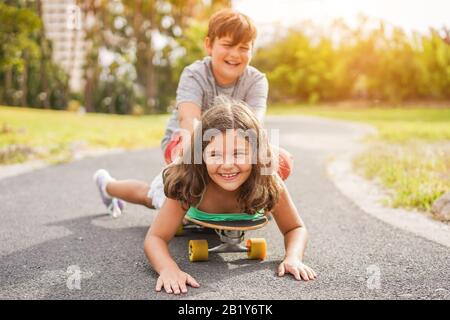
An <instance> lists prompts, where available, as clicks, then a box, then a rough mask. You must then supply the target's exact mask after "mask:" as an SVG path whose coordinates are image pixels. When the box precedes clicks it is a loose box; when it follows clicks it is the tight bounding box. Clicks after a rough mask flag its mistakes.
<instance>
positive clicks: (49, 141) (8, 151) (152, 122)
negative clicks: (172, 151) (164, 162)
mask: <svg viewBox="0 0 450 320" xmlns="http://www.w3.org/2000/svg"><path fill="white" fill-rule="evenodd" d="M167 119H168V116H167V115H154V116H140V117H137V116H120V115H105V114H77V113H74V112H67V111H54V110H41V109H29V108H16V107H3V106H0V150H1V151H2V152H1V153H0V164H7V163H18V162H23V161H26V160H29V159H30V158H40V159H45V160H47V161H67V160H70V159H71V157H72V156H73V152H72V150H73V149H74V148H76V146H78V148H80V147H81V148H82V149H89V148H126V149H134V148H142V147H155V146H158V145H159V143H160V140H161V137H162V136H163V133H164V128H165V124H166V122H167ZM55 159H56V160H55Z"/></svg>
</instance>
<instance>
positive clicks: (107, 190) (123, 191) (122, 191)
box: [93, 169, 152, 218]
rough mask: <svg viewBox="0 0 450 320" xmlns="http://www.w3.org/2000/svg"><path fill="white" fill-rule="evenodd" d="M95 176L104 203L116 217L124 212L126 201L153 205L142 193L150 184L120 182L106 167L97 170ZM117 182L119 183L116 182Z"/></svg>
mask: <svg viewBox="0 0 450 320" xmlns="http://www.w3.org/2000/svg"><path fill="white" fill-rule="evenodd" d="M93 178H94V182H95V184H96V185H97V187H98V190H99V192H100V196H101V198H102V201H103V203H104V204H105V206H106V208H107V210H108V212H109V214H111V215H112V216H113V217H114V218H117V217H119V216H120V215H121V214H122V211H123V209H124V208H125V201H128V202H132V203H137V204H143V205H145V206H150V207H151V206H152V204H151V200H150V199H144V198H143V197H142V194H143V193H144V192H145V190H146V189H147V192H148V185H147V184H146V183H144V182H139V181H133V183H132V184H131V185H130V184H129V183H125V184H124V183H120V181H116V180H115V179H114V178H112V177H111V175H110V174H109V173H108V171H106V170H104V169H100V170H97V171H96V172H95V174H94V177H93ZM117 182H118V184H116V183H117ZM125 182H126V181H125ZM135 182H137V183H138V184H136V183H135ZM130 193H131V196H130ZM133 193H136V194H133Z"/></svg>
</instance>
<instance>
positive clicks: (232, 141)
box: [203, 130, 252, 191]
mask: <svg viewBox="0 0 450 320" xmlns="http://www.w3.org/2000/svg"><path fill="white" fill-rule="evenodd" d="M227 133H228V134H225V133H222V134H218V135H216V136H214V137H213V138H212V140H211V142H210V143H209V144H208V146H207V147H206V148H205V150H204V153H203V157H204V160H205V163H206V169H207V171H208V175H209V177H210V178H211V180H212V181H213V182H214V183H215V184H217V185H218V186H219V187H221V188H222V189H224V190H227V191H236V190H237V189H238V188H239V187H240V186H241V185H242V184H243V183H244V182H245V181H246V180H247V178H248V177H249V176H250V173H251V171H252V164H251V159H252V157H251V151H252V150H251V145H250V143H249V142H248V141H247V140H246V139H245V138H244V137H241V136H239V135H237V134H236V131H235V130H228V132H227Z"/></svg>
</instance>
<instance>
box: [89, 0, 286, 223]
mask: <svg viewBox="0 0 450 320" xmlns="http://www.w3.org/2000/svg"><path fill="white" fill-rule="evenodd" d="M255 39H256V28H255V26H254V25H253V23H252V21H251V20H250V18H248V17H247V16H245V15H243V14H241V13H239V12H236V11H233V10H231V9H223V10H220V11H218V12H217V13H215V14H214V15H213V16H212V17H211V19H210V21H209V25H208V34H207V37H206V38H205V42H204V46H205V50H206V52H207V53H208V56H207V57H205V58H204V59H203V60H200V61H196V62H194V63H193V64H191V65H189V66H188V67H186V68H185V69H184V70H183V72H182V74H181V77H180V81H179V84H178V88H177V93H176V106H175V110H174V111H173V114H172V117H171V118H170V119H169V122H168V124H167V128H166V132H165V135H164V138H163V139H162V141H161V148H162V150H163V153H164V159H165V161H166V163H167V164H169V163H171V162H172V161H173V160H174V159H175V157H176V156H177V155H178V153H179V152H180V150H181V146H182V143H180V142H181V134H180V130H181V129H184V130H187V131H189V132H191V133H192V131H193V123H194V120H195V119H197V120H200V118H201V114H202V112H203V111H205V110H207V109H208V108H209V107H211V106H212V105H213V102H214V98H215V97H216V96H218V95H226V96H229V97H230V98H232V99H235V100H242V101H244V102H245V103H247V104H248V105H249V106H250V107H251V108H252V110H253V112H254V113H255V115H256V117H257V118H258V120H259V121H260V122H261V123H263V120H264V115H265V112H266V108H267V95H268V90H269V85H268V81H267V79H266V76H265V75H264V74H263V73H261V72H259V71H258V70H257V69H256V68H254V67H252V66H249V63H250V60H251V58H252V52H253V45H254V42H255ZM279 155H280V156H279V169H278V173H279V175H280V177H281V178H282V179H283V180H285V179H286V178H287V177H288V176H289V174H290V171H291V168H292V156H291V155H290V154H289V153H288V152H287V151H285V150H283V149H279ZM94 181H95V183H96V184H97V186H98V188H99V190H100V195H101V197H102V200H103V203H104V204H105V205H106V207H107V208H108V211H109V213H110V214H112V216H113V217H118V216H120V215H121V213H122V210H123V208H124V205H125V202H124V200H125V201H127V202H131V203H135V204H142V205H145V206H147V207H149V208H154V207H155V206H154V203H152V202H150V200H149V199H153V202H158V203H162V202H163V201H164V199H165V196H164V192H163V184H162V179H161V177H159V176H158V177H157V178H156V179H155V180H154V181H153V182H152V184H151V186H149V185H148V184H147V183H144V182H141V181H134V180H122V181H115V180H114V179H113V178H112V177H111V176H110V175H109V173H108V172H107V171H106V170H103V169H101V170H98V171H97V172H96V173H95V175H94ZM112 181H114V183H111V184H110V182H112ZM107 186H108V187H107ZM149 190H150V191H149ZM147 193H148V194H147ZM160 205H161V204H159V205H157V207H158V206H160Z"/></svg>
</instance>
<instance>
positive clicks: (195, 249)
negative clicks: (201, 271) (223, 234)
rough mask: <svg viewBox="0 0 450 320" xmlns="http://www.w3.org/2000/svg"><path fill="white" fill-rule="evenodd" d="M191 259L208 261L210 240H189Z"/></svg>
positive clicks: (193, 260) (192, 260)
mask: <svg viewBox="0 0 450 320" xmlns="http://www.w3.org/2000/svg"><path fill="white" fill-rule="evenodd" d="M189 260H190V261H191V262H197V261H208V241H206V240H191V241H189Z"/></svg>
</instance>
